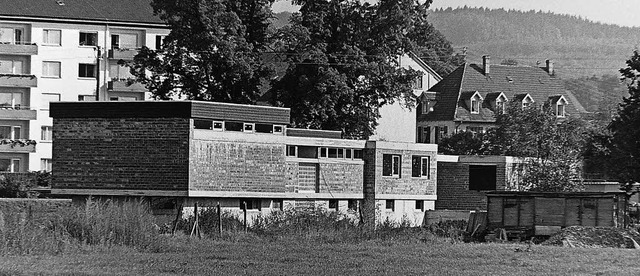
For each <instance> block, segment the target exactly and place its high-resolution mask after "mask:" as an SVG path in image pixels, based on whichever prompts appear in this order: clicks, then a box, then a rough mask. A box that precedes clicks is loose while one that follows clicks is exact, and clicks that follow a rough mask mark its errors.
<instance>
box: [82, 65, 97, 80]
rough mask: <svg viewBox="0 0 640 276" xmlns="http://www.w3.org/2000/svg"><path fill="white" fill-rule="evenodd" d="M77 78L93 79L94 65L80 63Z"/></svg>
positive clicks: (94, 75)
mask: <svg viewBox="0 0 640 276" xmlns="http://www.w3.org/2000/svg"><path fill="white" fill-rule="evenodd" d="M78 77H80V78H95V77H96V65H95V64H86V63H80V64H79V65H78Z"/></svg>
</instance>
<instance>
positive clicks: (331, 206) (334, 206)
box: [329, 199, 338, 211]
mask: <svg viewBox="0 0 640 276" xmlns="http://www.w3.org/2000/svg"><path fill="white" fill-rule="evenodd" d="M329 209H333V210H336V211H338V200H337V199H330V200H329Z"/></svg>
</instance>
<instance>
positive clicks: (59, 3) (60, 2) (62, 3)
mask: <svg viewBox="0 0 640 276" xmlns="http://www.w3.org/2000/svg"><path fill="white" fill-rule="evenodd" d="M56 3H58V5H59V6H64V0H56Z"/></svg>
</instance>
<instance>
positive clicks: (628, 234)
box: [542, 226, 640, 249]
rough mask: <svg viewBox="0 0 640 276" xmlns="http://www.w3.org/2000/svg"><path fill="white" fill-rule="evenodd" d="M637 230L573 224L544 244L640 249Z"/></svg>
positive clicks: (639, 237) (639, 238)
mask: <svg viewBox="0 0 640 276" xmlns="http://www.w3.org/2000/svg"><path fill="white" fill-rule="evenodd" d="M638 243H640V233H638V231H637V230H635V229H632V228H629V229H620V228H613V227H587V226H571V227H567V228H565V229H563V230H562V232H560V233H558V234H555V235H553V236H551V237H550V238H549V239H548V240H546V241H545V242H543V243H542V244H543V245H555V246H566V247H580V248H605V247H614V248H635V249H640V245H638Z"/></svg>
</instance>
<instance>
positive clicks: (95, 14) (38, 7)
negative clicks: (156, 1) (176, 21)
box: [0, 0, 164, 25]
mask: <svg viewBox="0 0 640 276" xmlns="http://www.w3.org/2000/svg"><path fill="white" fill-rule="evenodd" d="M150 3H151V0H25V1H15V0H0V17H5V18H7V17H14V18H30V19H34V20H36V19H38V20H80V21H94V22H96V21H98V22H127V23H147V24H159V25H164V22H163V21H162V20H160V18H159V17H157V16H155V15H154V14H153V8H152V7H151V5H150Z"/></svg>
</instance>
